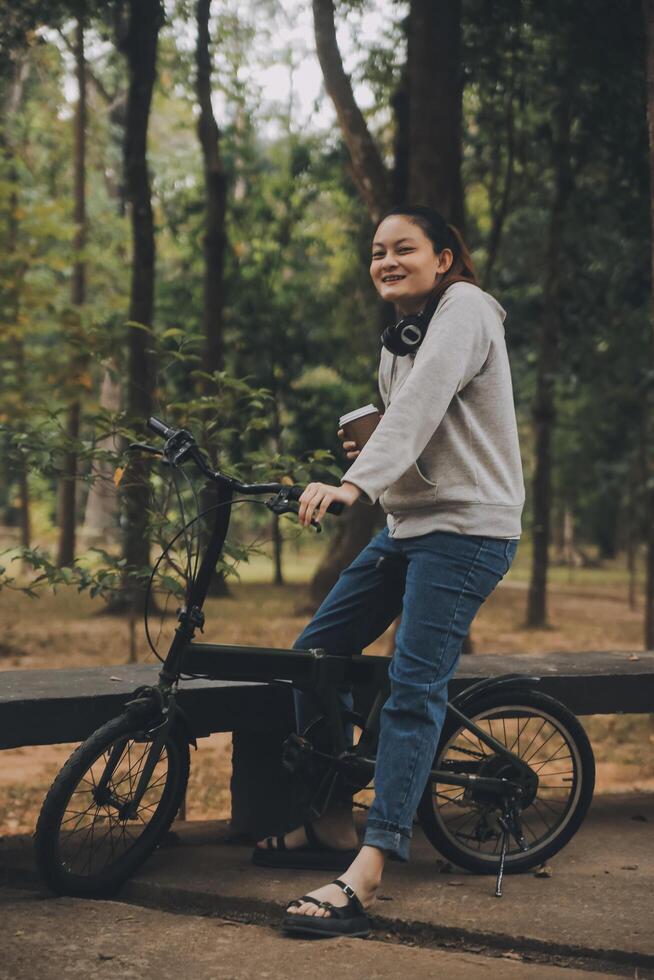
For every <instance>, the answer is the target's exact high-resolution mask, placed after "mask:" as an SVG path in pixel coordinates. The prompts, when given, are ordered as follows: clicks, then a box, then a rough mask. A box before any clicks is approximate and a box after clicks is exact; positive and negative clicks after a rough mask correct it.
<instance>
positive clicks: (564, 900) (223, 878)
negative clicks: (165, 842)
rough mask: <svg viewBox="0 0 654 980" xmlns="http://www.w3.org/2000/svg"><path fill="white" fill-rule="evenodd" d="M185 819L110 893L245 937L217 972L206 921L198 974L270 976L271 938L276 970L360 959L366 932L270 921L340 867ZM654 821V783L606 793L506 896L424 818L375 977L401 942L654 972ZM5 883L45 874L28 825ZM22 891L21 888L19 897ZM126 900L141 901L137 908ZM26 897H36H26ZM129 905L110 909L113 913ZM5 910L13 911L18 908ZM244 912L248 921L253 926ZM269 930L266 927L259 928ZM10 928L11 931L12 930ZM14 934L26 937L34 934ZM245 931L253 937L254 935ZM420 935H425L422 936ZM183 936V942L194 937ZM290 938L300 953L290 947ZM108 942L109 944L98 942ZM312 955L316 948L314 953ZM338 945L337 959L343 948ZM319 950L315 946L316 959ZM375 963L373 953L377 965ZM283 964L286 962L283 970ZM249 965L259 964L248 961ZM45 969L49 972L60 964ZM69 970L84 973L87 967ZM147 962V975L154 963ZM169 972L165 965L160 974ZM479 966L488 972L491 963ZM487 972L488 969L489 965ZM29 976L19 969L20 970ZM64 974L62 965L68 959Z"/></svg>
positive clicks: (11, 845)
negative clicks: (297, 859)
mask: <svg viewBox="0 0 654 980" xmlns="http://www.w3.org/2000/svg"><path fill="white" fill-rule="evenodd" d="M176 829H177V832H178V837H179V844H178V845H177V846H170V847H164V848H160V849H159V850H158V851H157V852H156V853H155V854H154V855H153V856H152V857H151V858H150V860H149V861H148V862H147V863H146V865H145V866H144V868H143V869H142V871H141V872H140V874H139V875H137V876H136V877H135V878H134V880H133V881H131V882H130V883H129V884H128V885H127V886H126V887H125V888H124V889H123V890H122V891H121V893H120V894H119V895H118V896H117V898H118V899H119V904H116V903H109V905H110V907H111V908H112V909H121V910H122V912H121V915H123V914H124V915H134V916H136V920H135V919H125V920H124V921H125V923H128V924H129V929H130V930H131V929H132V928H137V927H135V926H133V925H132V923H133V922H135V921H141V919H142V917H143V916H145V911H144V907H148V908H149V910H150V911H152V912H153V914H154V913H157V914H164V913H171V912H174V913H182V915H181V917H180V916H179V915H178V916H173V919H174V921H175V922H176V923H177V924H178V925H179V928H182V926H181V925H180V923H184V922H186V923H187V928H188V929H189V930H190V931H189V933H188V934H189V935H191V932H192V929H191V920H193V922H194V923H195V924H194V925H193V929H195V928H196V927H197V929H199V930H210V932H211V930H213V932H211V935H212V936H223V937H224V936H227V935H230V936H233V938H234V943H235V944H236V946H239V947H242V955H241V960H239V964H240V965H238V969H240V970H241V971H245V972H240V973H239V972H232V973H229V972H228V973H216V972H214V973H211V972H206V971H207V970H208V971H211V970H212V969H213V970H214V971H215V969H216V967H215V964H213V963H212V962H211V959H210V957H209V958H208V959H207V958H206V957H205V952H206V947H205V942H207V943H209V945H211V943H213V939H212V940H211V941H210V940H209V938H208V937H209V933H206V934H205V933H204V932H203V933H202V935H203V936H205V938H203V939H200V938H199V939H198V942H197V944H195V945H194V947H193V949H194V955H195V954H197V955H196V959H197V963H196V960H195V959H194V960H193V963H194V976H195V977H198V978H202V977H204V976H207V977H223V976H226V977H231V976H234V977H239V978H240V977H249V976H255V975H256V976H257V977H259V976H264V975H265V974H264V973H262V972H261V969H263V966H262V965H261V964H260V965H261V969H259V968H256V956H257V955H258V952H257V950H261V951H263V949H264V948H265V947H266V944H267V943H268V942H270V943H272V946H271V951H270V954H269V961H270V964H271V965H270V969H271V970H272V971H273V972H271V973H269V975H270V976H271V977H277V976H280V977H281V976H286V975H293V974H294V973H297V975H298V976H302V975H306V976H313V977H316V978H319V977H320V976H321V973H320V972H319V971H320V969H321V968H322V967H321V965H320V964H321V960H322V957H323V956H325V955H327V954H325V952H324V950H325V949H329V954H328V959H329V962H330V964H331V967H330V973H334V971H335V970H336V969H337V967H336V966H335V965H334V964H335V963H337V962H340V961H339V960H338V957H340V956H343V957H344V960H343V963H345V961H346V960H347V957H348V956H350V958H351V963H352V967H353V969H354V967H355V964H356V960H355V954H354V952H352V953H348V952H347V950H350V949H359V944H360V943H361V941H360V940H338V941H330V942H329V943H327V944H325V943H324V942H320V941H319V942H318V944H316V943H315V942H310V941H309V942H307V941H298V940H296V939H288V938H282V937H280V936H279V934H278V933H277V932H273V931H271V930H270V928H269V927H270V926H274V925H275V923H277V922H278V921H279V918H280V915H281V913H282V910H283V908H284V905H285V903H287V902H288V901H289V900H290V899H291V898H294V897H297V896H299V895H301V894H303V893H304V892H306V891H308V890H310V889H311V888H312V887H314V886H316V885H318V884H320V883H321V882H323V881H325V880H327V878H328V876H327V875H325V874H324V873H320V872H297V871H293V872H282V871H268V870H265V869H255V868H254V867H253V866H252V865H251V864H250V860H249V859H250V853H251V847H250V846H246V845H242V844H236V843H233V842H230V841H229V837H228V834H227V828H226V827H225V826H224V825H221V824H217V823H209V822H207V823H178V824H177V825H176ZM653 831H654V796H653V795H649V796H644V795H639V796H620V797H616V796H611V797H604V798H602V797H600V798H597V799H596V800H595V801H594V803H593V805H592V808H591V811H590V813H589V816H588V818H587V820H586V823H585V824H584V826H583V827H582V829H581V830H580V831H579V833H578V834H577V836H576V837H575V838H574V840H573V841H572V842H571V843H570V844H569V845H568V847H567V848H565V850H564V851H562V852H561V854H559V855H558V856H557V857H555V858H553V859H552V861H551V862H550V866H551V872H552V873H551V877H545V878H544V877H536V876H535V875H534V874H533V873H527V874H523V875H518V876H511V877H507V878H506V879H505V885H504V897H503V898H502V899H496V898H495V897H494V896H493V891H494V879H493V878H492V877H480V876H479V877H478V876H474V875H469V874H465V873H459V872H455V871H452V870H451V869H448V868H447V867H445V868H443V861H442V859H440V858H439V856H438V854H437V853H436V852H435V851H434V850H433V849H432V848H431V846H430V845H429V844H428V843H427V841H426V840H425V839H424V837H423V836H422V833H421V832H420V831H419V830H417V832H416V839H415V844H414V849H413V856H412V860H411V862H410V863H409V864H408V865H401V864H399V863H396V862H389V864H388V865H387V873H386V875H385V878H384V882H383V886H382V891H381V896H380V900H379V901H378V902H377V904H376V907H375V910H374V914H375V921H376V927H377V928H376V932H375V935H374V936H373V939H372V940H366V941H365V944H364V946H363V947H361V948H362V949H364V950H365V953H364V952H362V953H361V955H362V956H364V955H365V957H366V970H365V972H366V973H367V974H368V975H369V976H380V977H386V976H389V977H390V976H398V974H399V973H400V969H399V967H398V966H397V962H396V961H395V960H394V959H393V958H394V957H395V956H396V955H397V956H402V957H407V956H408V955H409V954H410V955H411V956H413V954H414V953H415V954H417V956H418V957H421V956H424V957H426V959H425V960H424V963H425V964H426V963H427V962H432V967H431V969H430V970H429V973H427V972H425V973H424V974H420V972H417V973H416V975H425V976H427V975H431V973H432V972H433V970H434V969H435V968H436V961H432V960H429V957H433V956H435V955H436V954H438V955H444V954H445V951H446V950H449V952H447V955H448V956H450V957H454V958H455V959H456V961H457V963H459V964H465V962H467V961H466V959H465V957H467V958H468V960H469V959H470V957H473V959H474V960H475V962H477V960H479V963H478V970H482V967H483V969H485V968H486V966H484V964H483V963H482V960H484V959H485V958H486V959H489V960H490V964H491V965H492V963H493V962H495V968H496V967H497V961H493V959H492V957H493V956H502V957H503V960H502V969H503V970H504V968H505V966H507V969H508V968H509V967H508V964H510V963H511V962H517V963H518V965H519V966H520V969H521V971H522V972H519V973H517V974H516V976H524V977H530V976H531V975H532V974H531V973H528V972H526V971H527V965H528V963H532V965H533V967H534V969H535V970H540V971H541V972H540V973H534V974H533V975H534V976H543V977H548V976H549V975H550V974H549V973H546V972H543V971H545V970H546V969H547V970H550V969H553V968H554V967H555V966H558V965H562V966H564V967H565V968H566V975H567V976H568V977H571V976H573V975H574V973H573V972H572V971H573V970H575V969H577V970H580V971H581V973H580V974H579V975H583V972H584V971H586V973H588V972H590V973H591V975H592V973H593V971H597V972H609V973H613V974H617V975H622V976H631V977H633V976H635V972H634V971H636V970H638V976H639V977H640V978H641V980H642V978H646V977H652V978H654V928H653V926H654V857H653V852H652V843H653V842H654V841H653V837H654V834H653ZM0 882H4V884H5V886H8V887H9V890H11V888H12V887H15V886H16V885H20V886H27V887H29V888H34V887H35V883H36V877H35V872H34V868H33V863H32V851H31V841H30V840H29V839H28V838H5V839H4V840H2V841H0ZM36 887H37V888H38V885H36ZM38 894H39V893H38V892H36V893H34V892H33V893H32V898H31V899H29V900H28V899H25V901H26V902H28V901H31V902H32V903H33V904H32V906H31V909H32V910H36V909H37V907H39V908H40V907H42V908H43V910H44V911H43V914H44V915H45V914H46V913H47V910H50V914H52V915H57V916H59V915H64V918H65V916H66V915H69V916H70V918H71V922H74V921H75V920H78V921H79V923H80V928H81V923H82V922H85V921H87V919H86V916H87V915H88V916H90V917H93V916H95V917H96V919H97V920H98V921H101V922H102V928H103V929H106V924H105V923H106V920H107V916H109V914H110V913H109V912H107V913H106V915H105V913H104V912H100V911H98V910H99V909H101V905H100V904H99V903H89V902H79V901H76V900H72V899H58V900H56V901H53V900H50V901H47V900H44V898H43V897H40V898H39V897H38ZM34 896H36V897H34ZM12 901H14V903H15V902H16V901H17V900H16V899H15V896H14V898H13V899H12ZM123 902H126V903H131V909H130V908H129V906H126V905H124V904H122V903H123ZM10 904H11V903H10ZM104 904H105V903H102V906H104ZM136 906H138V908H136ZM24 907H25V908H27V905H26V906H24ZM19 908H20V903H19V905H18V906H15V905H14V906H12V911H11V913H10V914H11V916H14V917H18V918H17V919H11V921H12V922H14V921H18V920H19V919H20V914H19V911H18V909H19ZM126 909H128V911H125V910H126ZM66 910H68V911H66ZM117 914H118V913H117V912H115V913H114V912H111V916H112V921H113V918H115V916H116V915H117ZM3 915H5V918H6V917H7V915H6V914H5V913H3ZM199 916H217V917H220V918H221V919H223V920H230V921H231V923H232V925H230V926H229V927H228V926H226V925H225V926H224V928H225V929H228V930H230V929H231V930H238V929H239V928H241V929H242V931H241V932H233V933H232V932H222V931H221V930H220V929H218V927H217V926H216V924H215V922H214V920H213V919H211V920H207V919H203V918H199ZM30 919H31V913H30ZM146 919H147V917H146ZM146 919H143V921H144V922H145V921H146ZM88 921H90V920H88ZM238 923H242V926H239V925H238ZM267 927H268V928H267ZM20 928H21V927H20V926H19V927H18V931H20ZM28 928H29V932H30V938H29V942H30V943H31V942H33V941H34V942H35V940H34V939H33V938H32V937H31V933H32V929H31V927H28ZM221 928H222V927H221ZM57 929H58V927H56V928H55V930H54V933H56V931H57ZM258 930H263V931H262V932H261V933H259V931H258ZM137 932H138V929H137ZM166 934H167V933H166ZM8 935H9V936H11V932H9V933H8ZM198 935H200V934H198ZM149 936H150V932H149V931H148V935H147V936H146V935H145V933H143V942H144V943H145V942H146V940H147V942H149ZM119 937H120V930H117V932H116V934H115V938H116V941H119ZM241 937H242V938H241ZM248 937H249V938H248ZM257 937H259V938H257ZM15 938H21V939H23V940H24V942H26V941H27V940H25V938H24V937H15ZM250 939H251V942H250ZM46 940H47V937H46V935H45V932H44V933H43V936H42V942H41V946H40V947H39V948H42V949H43V950H44V954H43V955H44V957H45V960H46V961H47V963H51V962H52V963H54V960H53V959H51V958H50V957H49V956H48V955H46V952H45V951H46V950H47V949H48V942H47V941H46ZM55 940H56V935H55V936H54V940H53V941H55ZM246 940H247V947H246V946H243V943H246ZM380 940H381V942H380ZM130 943H132V940H130ZM154 943H155V945H153V946H152V947H148V948H149V949H150V952H149V953H148V955H149V956H151V957H153V959H152V963H154V962H155V960H156V958H157V956H158V955H159V953H160V952H161V949H160V948H159V946H157V945H156V937H155V940H154ZM159 943H160V944H161V938H160V939H159ZM279 943H281V946H279V945H278V944H279ZM407 944H411V945H412V947H413V948H411V949H409V948H408V946H407ZM137 945H138V944H137ZM378 945H379V946H381V947H383V949H382V950H381V951H380V953H379V957H380V959H379V961H378V966H375V969H377V968H378V969H379V970H380V971H383V970H384V969H386V968H387V966H388V969H389V971H390V972H386V973H384V972H377V973H374V972H371V970H369V969H368V962H367V958H368V956H372V949H373V948H375V949H376V948H377V946H378ZM300 946H303V947H306V950H311V951H313V950H314V949H317V952H316V954H315V955H316V964H317V965H316V967H315V969H314V968H313V966H312V968H311V970H310V971H308V972H305V973H304V974H303V973H302V970H303V969H305V967H303V966H302V962H304V961H302V957H301V956H300V954H299V953H298V952H297V950H298V949H299V948H300ZM93 948H94V949H95V946H94V947H93ZM144 948H145V947H144ZM19 949H20V944H19ZM175 949H176V950H178V949H179V950H181V949H182V946H176V947H175ZM277 949H279V950H280V952H279V966H276V965H275V963H276V962H277V960H276V959H275V957H276V956H277V953H276V952H275V950H277ZM284 950H286V951H287V952H286V953H284ZM320 950H322V951H323V952H322V953H321V952H320ZM339 951H341V952H339ZM101 952H102V950H101V949H98V954H97V955H99V954H100V953H101ZM80 955H81V953H80ZM112 955H113V954H112ZM144 955H145V954H144ZM262 955H263V954H262ZM303 955H304V954H303ZM357 955H358V954H357ZM507 955H508V957H509V958H508V959H506V956H507ZM296 956H300V960H298V961H297V962H296V961H295V960H294V957H296ZM306 956H307V957H308V956H309V953H308V952H307V953H306ZM311 956H313V952H312V953H311ZM221 957H222V953H221ZM253 957H254V959H253ZM334 957H336V958H337V959H336V960H334V959H333V958H334ZM310 960H311V957H310V958H309V959H307V961H306V962H307V963H309V962H310ZM391 960H392V961H393V963H395V964H396V965H395V967H394V970H395V972H393V970H390V966H389V964H390V963H391ZM534 961H537V962H535V963H534ZM221 962H222V960H221ZM294 962H296V966H295V967H294V966H293V963H294ZM311 962H312V960H311ZM375 962H376V961H373V960H371V964H372V965H374V963H375ZM407 963H408V961H407ZM417 963H418V959H417V958H416V964H417ZM420 964H421V965H420V967H419V969H420V970H422V969H423V968H424V969H427V968H426V966H424V967H423V965H422V964H423V960H422V959H421V960H420ZM196 966H197V969H196V968H195V967H196ZM360 966H361V964H360V963H359V967H360ZM48 968H49V967H48ZM463 968H464V967H463V966H462V967H461V969H463ZM488 968H489V969H490V966H489V967H488ZM94 969H95V967H94ZM98 969H100V967H98ZM121 969H122V967H121ZM128 969H131V967H129V964H128V963H126V965H125V970H128ZM153 969H154V967H153ZM229 969H231V970H236V969H237V967H236V966H235V965H233V966H229ZM278 969H279V970H282V972H278V973H276V972H275V970H278ZM403 969H405V967H402V970H403ZM447 969H448V975H451V976H453V977H454V976H459V975H461V976H467V974H466V973H465V972H464V973H461V974H458V973H455V972H453V969H452V970H451V969H450V967H449V965H448V968H447ZM202 970H205V972H204V973H203V972H202ZM247 970H251V971H252V972H251V973H248V972H246V971H247ZM416 970H417V971H418V966H416ZM39 975H40V976H42V977H44V978H45V977H46V976H48V975H49V974H45V973H41V974H39ZM54 975H55V973H54V972H53V974H52V976H53V977H54ZM67 975H70V976H71V977H73V976H77V974H75V973H69V974H67ZM81 975H85V976H89V977H91V976H95V975H96V974H95V973H88V972H87V973H86V974H80V976H81ZM97 975H99V974H97ZM111 975H112V977H115V976H121V977H122V976H125V977H128V976H131V974H130V973H129V972H125V973H124V974H122V973H121V974H116V972H115V971H112V974H111ZM134 975H135V976H136V975H137V974H136V973H135V974H134ZM138 975H140V976H143V975H144V974H143V973H142V972H141V973H140V974H138ZM146 975H147V974H146ZM157 975H158V976H164V975H163V974H160V973H158V974H157ZM172 975H173V974H171V976H172ZM177 975H179V974H177ZM469 975H470V976H472V975H473V974H472V973H470V974H469ZM475 975H479V972H478V973H476V974H475ZM481 975H482V976H483V975H484V973H483V972H481ZM509 975H511V974H509V973H507V976H509ZM1 976H2V973H1V970H0V977H1ZM19 976H21V975H20V974H16V977H19ZM57 976H61V971H58V973H57ZM552 976H554V974H552Z"/></svg>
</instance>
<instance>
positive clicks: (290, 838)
mask: <svg viewBox="0 0 654 980" xmlns="http://www.w3.org/2000/svg"><path fill="white" fill-rule="evenodd" d="M311 827H312V829H313V834H314V837H315V838H316V839H317V840H318V841H319V843H320V845H321V846H322V847H324V848H331V849H332V850H334V851H355V850H356V849H357V848H358V846H359V838H358V837H357V832H356V829H355V827H354V820H353V819H352V811H351V810H350V809H346V808H345V807H339V808H338V809H334V810H328V811H327V812H326V813H324V814H323V816H322V817H319V818H318V819H316V820H314V821H313V822H312V824H311ZM269 840H272V847H273V849H274V848H276V847H277V839H276V838H275V837H272V838H268V837H267V838H265V840H260V841H257V847H258V848H259V849H260V850H268V849H269V844H268V841H269ZM312 844H313V842H312V841H310V840H309V839H308V836H307V831H306V829H305V827H296V828H295V829H294V830H291V831H289V833H288V834H285V835H284V847H285V849H286V850H287V851H294V850H297V849H298V848H301V847H307V846H311V845H312Z"/></svg>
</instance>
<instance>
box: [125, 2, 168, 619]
mask: <svg viewBox="0 0 654 980" xmlns="http://www.w3.org/2000/svg"><path fill="white" fill-rule="evenodd" d="M162 18H163V10H162V7H161V3H160V2H159V0H140V2H139V0H130V3H129V21H128V27H127V32H126V36H125V39H124V45H123V47H124V51H125V54H126V56H127V65H128V73H129V90H128V95H127V116H126V124H125V142H124V149H123V160H124V169H125V188H126V199H127V204H128V209H129V213H130V218H131V226H132V270H131V290H130V306H129V320H130V323H135V324H141V325H143V326H145V327H147V328H151V326H152V319H153V306H154V268H155V243H154V225H153V219H152V202H151V199H150V180H149V176H148V166H147V132H148V119H149V115H150V104H151V101H152V88H153V85H154V80H155V71H156V56H157V38H158V34H159V28H160V26H161V22H162ZM128 330H129V333H128V379H127V406H126V408H127V416H128V421H129V424H130V425H132V426H134V427H138V428H142V427H143V426H144V424H145V421H146V419H147V418H148V417H149V416H150V415H151V411H152V370H151V365H150V358H149V355H148V333H147V331H146V330H143V329H141V328H140V327H139V326H131V325H130V326H129V328H128ZM148 497H149V479H148V466H147V464H146V462H145V461H144V460H142V459H141V458H138V457H136V458H134V459H133V461H132V463H131V464H130V468H129V477H128V479H127V480H126V486H125V490H124V503H125V518H126V521H125V534H124V540H123V557H124V558H125V559H126V568H127V571H128V572H129V571H132V572H133V571H134V570H135V569H138V568H143V567H144V566H149V564H150V542H149V538H148V534H147V507H148ZM128 592H129V595H128V596H127V602H123V603H121V605H125V604H129V603H130V602H134V603H137V604H139V605H140V603H141V602H142V591H141V590H140V589H135V588H132V587H130V588H129V590H128Z"/></svg>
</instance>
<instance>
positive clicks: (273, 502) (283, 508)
mask: <svg viewBox="0 0 654 980" xmlns="http://www.w3.org/2000/svg"><path fill="white" fill-rule="evenodd" d="M266 507H267V508H268V510H271V511H272V512H273V514H279V515H281V514H297V512H298V510H299V507H298V505H297V501H295V500H289V499H288V497H287V496H285V494H284V491H283V490H282V491H280V493H277V494H275V496H274V497H268V500H266ZM310 526H311V527H313V528H315V529H316V534H320V532H321V531H322V525H321V524H320V523H319V522H318V521H315V520H313V519H312V521H311V525H310Z"/></svg>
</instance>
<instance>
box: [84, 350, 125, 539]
mask: <svg viewBox="0 0 654 980" xmlns="http://www.w3.org/2000/svg"><path fill="white" fill-rule="evenodd" d="M120 401H121V389H120V384H119V383H118V381H116V380H115V379H114V377H113V375H112V372H111V370H110V369H109V368H107V369H106V370H105V372H104V377H103V379H102V387H101V388H100V407H101V408H102V409H103V410H104V411H105V412H111V413H113V414H115V413H117V412H118V411H119V410H120ZM97 448H98V449H104V450H107V451H108V452H116V451H117V450H118V446H117V445H116V441H115V439H114V437H113V436H111V435H109V436H104V437H103V438H102V439H99V440H98V443H97ZM113 469H114V468H113V466H112V464H111V463H110V462H108V461H104V460H100V461H94V462H93V468H92V473H93V482H92V484H91V486H90V488H89V493H88V497H87V498H86V509H85V512H84V529H83V533H84V538H85V541H86V543H88V542H89V541H90V540H92V539H93V538H96V539H100V538H106V537H108V538H112V537H114V536H115V535H116V533H117V531H118V495H117V491H116V487H115V486H114V482H113V479H112V475H113Z"/></svg>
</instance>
